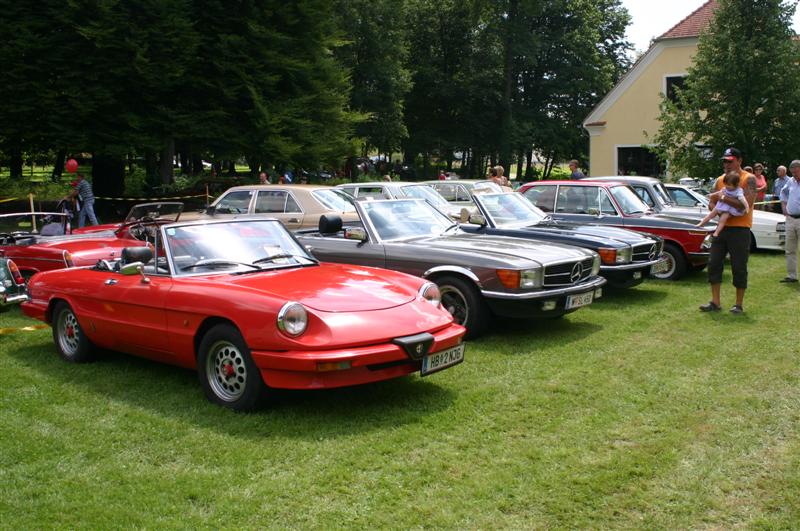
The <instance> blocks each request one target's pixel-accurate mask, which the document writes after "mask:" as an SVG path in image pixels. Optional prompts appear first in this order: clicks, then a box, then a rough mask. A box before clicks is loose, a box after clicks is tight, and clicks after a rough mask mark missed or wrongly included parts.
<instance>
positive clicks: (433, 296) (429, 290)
mask: <svg viewBox="0 0 800 531" xmlns="http://www.w3.org/2000/svg"><path fill="white" fill-rule="evenodd" d="M419 296H420V297H422V298H423V299H425V300H426V301H428V302H429V303H431V304H433V305H434V306H437V307H438V306H439V303H441V302H442V294H441V293H440V292H439V286H437V285H436V284H434V283H433V282H427V283H425V284H423V285H422V287H421V288H419Z"/></svg>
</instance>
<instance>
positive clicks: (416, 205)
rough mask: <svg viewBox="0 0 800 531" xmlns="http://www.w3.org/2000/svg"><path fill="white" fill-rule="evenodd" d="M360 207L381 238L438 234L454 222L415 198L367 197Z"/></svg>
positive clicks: (392, 238) (394, 238) (389, 238)
mask: <svg viewBox="0 0 800 531" xmlns="http://www.w3.org/2000/svg"><path fill="white" fill-rule="evenodd" d="M361 208H363V209H364V214H365V215H366V217H367V218H368V219H369V222H370V224H371V225H372V226H373V227H374V228H375V231H376V232H377V233H378V236H379V237H380V238H381V239H382V240H396V239H400V238H413V237H417V236H431V235H439V234H442V233H444V232H445V231H446V230H448V229H449V228H451V227H453V226H454V225H455V224H454V223H453V222H452V221H450V220H449V219H448V218H447V216H445V215H444V214H442V213H441V212H439V211H438V210H436V209H435V208H433V207H432V206H431V205H429V204H428V203H426V202H425V201H420V200H418V199H394V200H388V201H367V202H364V203H361Z"/></svg>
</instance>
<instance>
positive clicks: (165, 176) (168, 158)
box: [158, 138, 175, 184]
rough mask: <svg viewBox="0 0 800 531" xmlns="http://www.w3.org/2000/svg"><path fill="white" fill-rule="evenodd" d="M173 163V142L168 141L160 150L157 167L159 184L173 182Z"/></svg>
mask: <svg viewBox="0 0 800 531" xmlns="http://www.w3.org/2000/svg"><path fill="white" fill-rule="evenodd" d="M174 161H175V140H173V139H171V138H170V139H169V140H167V143H166V144H165V145H164V147H163V148H162V149H161V160H160V162H159V165H158V173H159V176H160V177H161V184H172V183H173V182H174V181H175V174H174V168H173V164H174Z"/></svg>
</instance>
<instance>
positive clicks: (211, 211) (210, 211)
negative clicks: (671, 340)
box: [206, 205, 217, 216]
mask: <svg viewBox="0 0 800 531" xmlns="http://www.w3.org/2000/svg"><path fill="white" fill-rule="evenodd" d="M216 210H217V207H215V206H214V205H208V207H207V208H206V214H208V215H209V216H213V215H214V212H216Z"/></svg>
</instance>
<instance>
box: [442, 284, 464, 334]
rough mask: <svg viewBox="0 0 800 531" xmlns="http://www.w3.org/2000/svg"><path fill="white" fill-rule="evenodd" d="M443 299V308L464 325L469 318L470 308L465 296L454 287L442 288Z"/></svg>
mask: <svg viewBox="0 0 800 531" xmlns="http://www.w3.org/2000/svg"><path fill="white" fill-rule="evenodd" d="M439 293H441V297H442V306H443V307H444V308H445V309H446V310H447V311H448V312H450V315H452V316H453V320H454V321H455V322H456V323H458V324H460V325H463V324H464V323H466V322H467V319H468V318H469V307H468V306H467V300H466V299H465V298H464V294H463V293H461V292H460V291H458V290H457V289H455V288H454V287H452V286H442V287H440V288H439Z"/></svg>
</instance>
